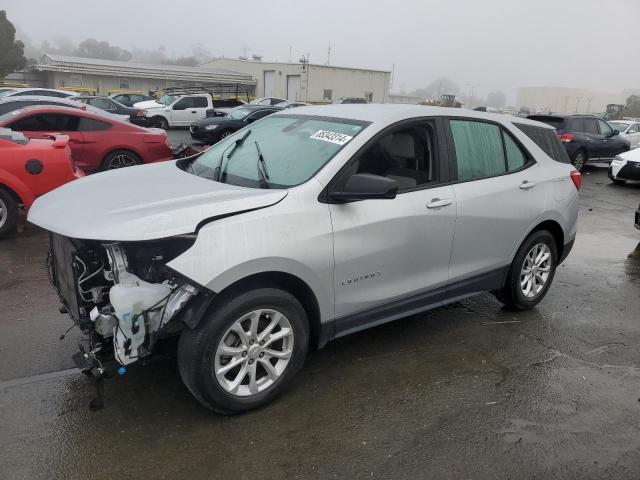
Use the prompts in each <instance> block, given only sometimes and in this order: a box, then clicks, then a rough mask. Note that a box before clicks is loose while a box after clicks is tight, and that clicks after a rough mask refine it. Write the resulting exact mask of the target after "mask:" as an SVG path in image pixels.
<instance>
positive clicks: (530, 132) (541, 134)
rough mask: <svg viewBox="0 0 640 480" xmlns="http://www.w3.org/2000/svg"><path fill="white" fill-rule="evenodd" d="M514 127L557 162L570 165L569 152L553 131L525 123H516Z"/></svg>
mask: <svg viewBox="0 0 640 480" xmlns="http://www.w3.org/2000/svg"><path fill="white" fill-rule="evenodd" d="M514 125H515V126H516V127H518V129H520V130H521V131H522V133H524V134H525V135H526V136H527V137H529V138H530V139H531V140H532V141H533V143H535V144H536V145H537V146H538V147H540V149H541V150H542V151H543V152H544V153H546V154H547V155H549V157H551V158H552V159H554V160H555V161H556V162H561V163H569V156H568V155H567V151H566V150H565V149H564V147H563V146H562V143H560V140H558V136H557V135H556V134H555V132H554V131H553V130H549V129H548V128H542V127H535V126H533V125H525V124H523V123H514Z"/></svg>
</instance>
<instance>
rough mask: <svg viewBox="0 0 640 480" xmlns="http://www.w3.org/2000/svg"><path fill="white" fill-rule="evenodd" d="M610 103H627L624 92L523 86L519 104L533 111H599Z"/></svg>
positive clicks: (519, 91)
mask: <svg viewBox="0 0 640 480" xmlns="http://www.w3.org/2000/svg"><path fill="white" fill-rule="evenodd" d="M609 103H618V104H624V103H626V96H625V95H624V94H623V92H617V93H614V92H611V93H606V92H595V91H592V90H586V89H581V88H567V87H521V88H520V89H519V90H518V97H517V103H516V104H517V106H518V107H529V108H530V109H531V112H535V111H547V112H555V113H575V112H580V113H599V112H605V111H606V109H607V104H609Z"/></svg>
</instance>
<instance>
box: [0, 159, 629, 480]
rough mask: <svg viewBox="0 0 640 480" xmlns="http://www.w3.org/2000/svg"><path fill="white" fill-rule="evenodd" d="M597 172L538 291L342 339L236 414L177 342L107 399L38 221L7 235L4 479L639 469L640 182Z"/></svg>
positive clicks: (1, 276)
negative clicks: (197, 388) (225, 409)
mask: <svg viewBox="0 0 640 480" xmlns="http://www.w3.org/2000/svg"><path fill="white" fill-rule="evenodd" d="M588 173H589V174H588V175H585V176H584V183H583V189H582V192H581V210H580V221H579V233H578V237H577V240H576V244H575V248H574V250H573V252H572V254H571V255H570V256H569V258H568V259H567V260H566V261H565V262H564V264H563V265H562V266H561V267H560V268H559V269H558V273H557V275H556V278H555V281H554V285H553V286H552V288H551V290H550V292H549V294H548V295H547V297H546V298H545V300H544V301H543V302H542V303H541V304H540V305H539V306H538V308H536V309H535V310H533V311H529V312H525V313H514V312H510V311H506V310H503V309H502V308H501V306H500V304H499V303H498V302H497V301H496V300H495V299H494V298H493V297H492V296H491V295H488V294H487V295H482V296H479V297H476V298H473V299H469V300H466V301H464V302H461V303H458V304H455V305H452V306H450V307H447V308H441V309H438V310H435V311H432V312H430V313H428V314H424V315H418V316H414V317H411V318H407V319H404V320H401V321H397V322H394V323H390V324H387V325H384V326H381V327H378V328H375V329H371V330H369V331H365V332H361V333H358V334H355V335H352V336H350V337H346V338H342V339H340V340H337V341H334V342H332V343H330V344H329V345H328V346H327V347H326V348H325V349H323V350H321V351H318V352H314V353H312V354H311V355H310V357H309V358H308V361H307V363H306V365H305V367H304V369H303V371H302V372H301V375H300V376H299V377H298V379H297V380H296V381H295V383H294V384H293V386H292V388H290V389H289V390H288V391H287V392H286V393H285V394H284V395H283V396H282V397H280V398H279V399H278V400H277V401H276V402H274V403H273V404H271V405H269V406H267V407H265V408H263V409H261V410H258V411H254V412H251V413H248V414H245V415H241V416H236V417H221V416H217V415H214V414H212V413H211V412H209V411H208V410H206V409H204V408H203V407H201V406H200V405H199V404H198V403H197V402H196V401H195V400H194V399H193V398H192V397H191V396H190V394H189V393H188V392H187V390H186V389H185V388H184V387H183V385H182V383H181V380H180V377H179V374H178V370H177V367H176V362H175V357H174V356H173V355H171V353H168V354H166V355H163V356H161V357H160V358H158V359H156V360H155V361H154V362H152V363H150V364H148V365H146V366H142V365H138V366H135V367H132V368H130V369H129V371H128V372H127V374H126V375H124V376H122V377H117V378H114V379H111V380H109V381H108V383H107V384H106V408H105V409H104V410H101V411H99V412H91V411H90V410H89V409H88V407H87V405H88V402H89V400H90V399H91V398H92V397H93V394H94V391H93V390H92V388H91V385H90V384H89V383H88V381H87V379H85V378H84V377H82V376H81V375H80V374H79V373H77V371H75V370H73V369H72V367H73V365H72V362H71V360H70V355H71V354H72V353H73V352H74V351H75V349H76V345H77V342H78V340H79V335H78V333H77V330H75V329H74V330H72V331H70V332H69V333H68V334H67V336H66V337H65V338H64V339H63V340H59V337H60V335H61V334H62V333H63V332H64V331H65V330H66V329H67V327H68V326H69V325H70V323H69V320H68V319H67V318H66V317H65V316H64V315H61V314H59V313H58V311H57V308H58V302H57V299H56V297H55V295H54V293H53V290H52V289H51V288H50V287H49V284H48V280H47V276H46V273H45V270H44V268H43V259H44V255H45V251H46V246H47V240H46V235H45V234H44V232H42V231H40V230H38V229H36V228H35V227H31V226H28V225H27V226H26V227H25V229H24V232H23V233H21V234H19V235H18V236H16V237H15V238H12V239H9V240H5V241H0V479H83V478H91V479H114V478H124V479H129V478H136V479H147V478H148V479H218V478H220V479H236V478H237V479H243V478H246V479H279V478H292V479H293V478H305V479H325V478H327V479H345V478H385V479H387V478H394V479H395V478H398V479H414V478H416V479H418V478H420V479H422V478H428V479H440V478H443V479H449V478H451V479H494V478H495V479H529V478H531V479H534V478H537V479H549V478H554V479H565V478H566V479H575V478H579V479H601V478H615V479H627V478H628V479H637V478H638V476H639V473H638V472H639V471H640V416H639V413H640V367H639V366H640V251H636V247H637V246H638V243H639V241H640V231H639V230H636V229H634V227H633V212H634V211H635V209H636V208H637V207H638V203H639V202H640V185H635V186H632V185H629V186H625V187H619V186H614V185H612V184H611V183H610V182H609V180H608V179H607V178H606V171H605V170H604V169H602V168H600V169H594V168H591V169H589V170H588ZM634 251H635V252H636V254H635V255H636V257H637V258H633V252H634ZM630 254H631V255H632V256H631V257H630V256H629V255H630Z"/></svg>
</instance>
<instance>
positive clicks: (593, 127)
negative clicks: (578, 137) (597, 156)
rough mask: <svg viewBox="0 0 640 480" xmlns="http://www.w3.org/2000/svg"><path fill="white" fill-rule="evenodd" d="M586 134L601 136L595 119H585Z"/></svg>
mask: <svg viewBox="0 0 640 480" xmlns="http://www.w3.org/2000/svg"><path fill="white" fill-rule="evenodd" d="M583 131H584V132H585V133H590V134H592V135H599V134H600V132H599V131H598V123H597V122H596V119H595V118H585V119H584V130H583Z"/></svg>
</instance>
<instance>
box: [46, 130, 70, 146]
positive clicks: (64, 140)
mask: <svg viewBox="0 0 640 480" xmlns="http://www.w3.org/2000/svg"><path fill="white" fill-rule="evenodd" d="M47 138H50V139H51V140H53V143H52V144H51V145H52V146H53V148H64V147H66V146H67V144H68V143H69V136H68V135H62V134H60V133H53V134H51V135H47Z"/></svg>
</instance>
